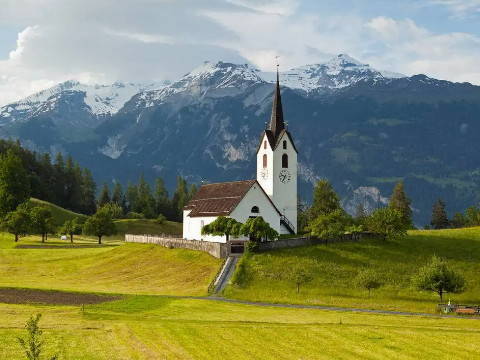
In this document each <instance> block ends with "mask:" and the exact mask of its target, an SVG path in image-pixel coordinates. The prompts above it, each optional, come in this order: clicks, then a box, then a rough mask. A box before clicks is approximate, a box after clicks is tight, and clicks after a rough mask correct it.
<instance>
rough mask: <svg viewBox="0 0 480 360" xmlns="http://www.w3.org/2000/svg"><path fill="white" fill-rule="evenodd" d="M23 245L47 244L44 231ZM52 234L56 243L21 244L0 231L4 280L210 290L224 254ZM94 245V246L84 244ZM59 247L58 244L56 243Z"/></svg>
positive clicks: (42, 285)
mask: <svg viewBox="0 0 480 360" xmlns="http://www.w3.org/2000/svg"><path fill="white" fill-rule="evenodd" d="M18 244H19V245H28V246H31V245H33V246H42V244H41V243H40V240H39V238H38V237H29V238H22V240H20V241H19V243H18ZM69 244H70V242H69V241H60V240H51V241H48V242H47V243H46V245H48V246H53V247H54V248H41V247H38V248H33V249H18V248H15V247H14V246H16V245H17V244H15V243H14V242H13V240H12V237H11V235H10V234H5V233H0V286H3V287H25V288H39V289H55V290H73V291H88V292H107V293H124V294H167V295H205V294H206V293H207V288H208V285H209V284H210V282H211V281H212V279H213V278H214V277H215V274H216V273H217V271H218V267H219V266H220V263H221V260H219V259H215V258H213V257H212V256H210V255H208V254H206V253H203V252H199V251H191V250H184V249H167V248H164V247H161V246H157V245H150V244H124V243H122V242H120V241H117V240H108V239H107V240H106V241H105V244H104V245H103V246H98V245H96V243H95V239H91V238H79V239H77V240H75V244H74V246H77V248H75V247H74V248H62V247H63V246H69ZM82 246H89V247H86V248H84V247H82ZM55 247H57V248H55Z"/></svg>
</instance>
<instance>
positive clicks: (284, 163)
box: [282, 154, 288, 169]
mask: <svg viewBox="0 0 480 360" xmlns="http://www.w3.org/2000/svg"><path fill="white" fill-rule="evenodd" d="M282 168H284V169H285V168H288V155H287V154H283V155H282Z"/></svg>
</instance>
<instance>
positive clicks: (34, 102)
mask: <svg viewBox="0 0 480 360" xmlns="http://www.w3.org/2000/svg"><path fill="white" fill-rule="evenodd" d="M164 86H166V84H162V83H151V84H134V83H122V82H115V83H113V84H112V85H85V84H81V83H79V82H78V81H72V80H71V81H66V82H63V83H61V84H58V85H56V86H54V87H51V88H49V89H46V90H43V91H40V92H38V93H36V94H33V95H31V96H28V97H26V98H25V99H22V100H20V101H17V102H15V103H13V104H9V105H6V106H3V107H1V108H0V124H2V123H5V122H15V121H22V120H25V119H28V118H29V117H32V116H36V115H39V114H42V113H47V112H49V111H53V110H54V109H55V108H56V107H58V106H59V102H60V101H62V99H64V98H65V95H69V97H70V98H72V95H77V96H79V97H80V98H83V104H79V105H82V106H85V107H86V108H87V111H89V112H90V113H91V114H92V115H94V116H105V115H113V114H115V113H117V112H118V111H119V110H120V109H121V108H122V107H123V105H125V103H126V102H127V101H128V100H130V99H131V98H132V96H134V95H135V94H138V93H139V92H142V91H145V90H150V89H160V88H162V87H164Z"/></svg>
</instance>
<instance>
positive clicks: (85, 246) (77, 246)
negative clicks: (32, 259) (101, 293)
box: [15, 244, 120, 249]
mask: <svg viewBox="0 0 480 360" xmlns="http://www.w3.org/2000/svg"><path fill="white" fill-rule="evenodd" d="M117 246H120V245H115V244H97V245H89V244H68V245H67V244H58V245H56V244H50V245H48V244H39V245H31V244H28V245H17V246H15V249H96V248H109V247H117Z"/></svg>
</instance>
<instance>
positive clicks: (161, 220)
mask: <svg viewBox="0 0 480 360" xmlns="http://www.w3.org/2000/svg"><path fill="white" fill-rule="evenodd" d="M165 220H167V218H166V217H165V215H163V214H160V215H158V217H157V219H156V220H155V222H156V223H157V224H159V225H162V224H163V223H164V222H165Z"/></svg>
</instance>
